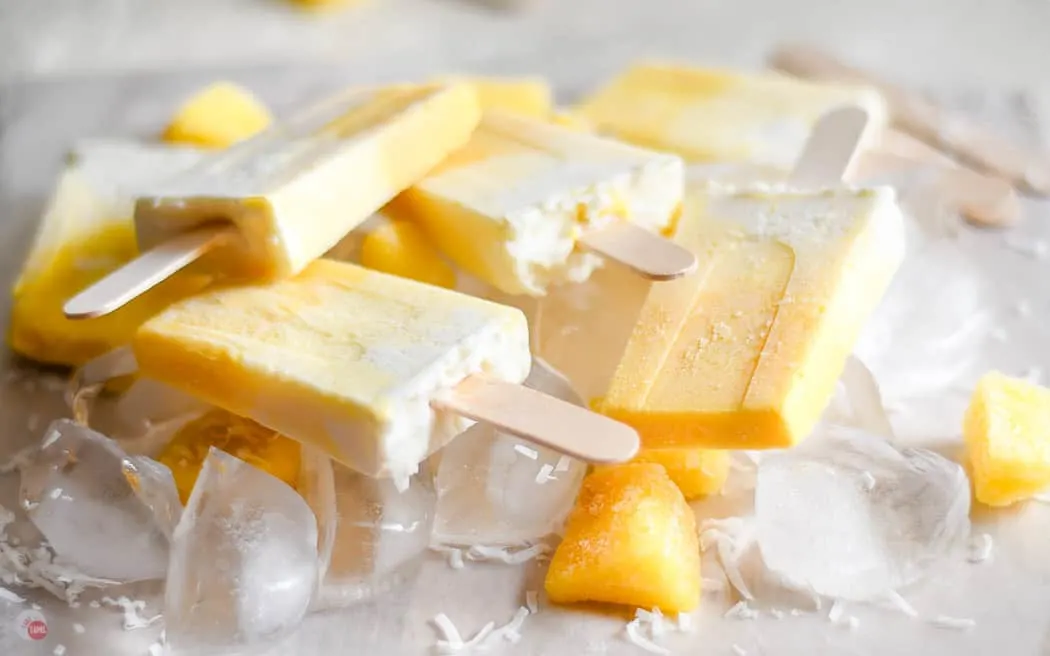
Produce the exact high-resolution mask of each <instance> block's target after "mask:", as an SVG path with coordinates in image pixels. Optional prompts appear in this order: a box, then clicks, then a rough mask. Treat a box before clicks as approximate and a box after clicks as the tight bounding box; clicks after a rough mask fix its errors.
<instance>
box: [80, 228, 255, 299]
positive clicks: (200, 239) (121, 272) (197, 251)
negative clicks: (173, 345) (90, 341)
mask: <svg viewBox="0 0 1050 656" xmlns="http://www.w3.org/2000/svg"><path fill="white" fill-rule="evenodd" d="M235 235H236V230H235V229H234V227H233V226H231V225H228V224H211V225H204V226H201V227H199V228H196V229H194V230H190V231H188V232H186V233H184V234H181V235H179V236H178V237H175V238H174V239H170V240H168V241H166V242H164V243H163V244H161V245H159V246H157V247H156V248H153V249H151V250H148V251H146V252H145V253H142V254H141V255H139V256H138V257H136V258H135V259H134V260H132V261H130V262H128V263H127V264H125V265H124V266H122V267H120V268H119V269H117V270H116V271H114V272H113V273H111V274H109V275H108V276H106V277H105V278H103V279H102V280H99V281H98V282H96V283H95V284H93V285H91V286H90V287H88V288H87V289H85V290H84V291H82V292H80V293H79V294H77V295H76V296H74V297H73V298H71V299H69V300H68V301H66V304H65V306H64V307H63V308H62V311H63V312H64V313H65V315H66V317H67V318H69V319H91V318H94V317H100V316H103V315H106V314H109V313H110V312H113V311H115V310H118V309H120V308H122V307H123V306H125V305H127V304H128V303H130V302H131V301H133V300H135V299H136V298H138V297H139V296H141V295H143V294H145V293H146V292H147V291H149V290H150V289H152V288H153V287H155V286H157V285H159V284H160V283H162V282H164V281H165V280H167V279H168V278H170V277H171V276H172V275H174V274H175V273H176V272H177V271H179V270H181V269H184V268H185V267H186V266H188V265H189V264H190V263H191V262H193V261H195V260H197V259H199V258H200V257H201V256H203V255H204V254H205V253H207V252H208V251H210V250H212V249H214V248H215V247H217V246H220V245H222V244H224V243H227V242H228V241H229V240H230V239H232V238H233V237H234V236H235Z"/></svg>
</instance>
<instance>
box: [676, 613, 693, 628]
mask: <svg viewBox="0 0 1050 656" xmlns="http://www.w3.org/2000/svg"><path fill="white" fill-rule="evenodd" d="M695 629H696V627H694V626H693V616H692V615H689V614H687V613H678V632H679V633H692V632H693V631H694V630H695Z"/></svg>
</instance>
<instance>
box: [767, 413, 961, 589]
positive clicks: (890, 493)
mask: <svg viewBox="0 0 1050 656" xmlns="http://www.w3.org/2000/svg"><path fill="white" fill-rule="evenodd" d="M969 512H970V486H969V482H968V481H967V479H966V475H965V474H964V472H963V470H962V468H961V467H960V466H959V465H957V464H956V463H953V462H950V461H948V460H946V459H945V458H943V457H941V456H939V455H937V454H936V453H933V452H931V451H926V450H923V449H898V448H896V447H895V446H893V445H892V444H891V443H889V442H887V441H886V440H885V439H882V438H880V437H876V436H873V435H870V434H867V433H864V432H861V431H858V430H854V429H847V428H842V427H822V428H820V429H818V432H817V434H814V435H813V436H811V437H810V438H809V439H808V440H807V441H805V442H803V443H802V444H801V445H800V446H798V447H796V448H794V449H791V450H788V451H783V452H779V453H776V454H770V455H768V456H766V457H764V458H762V460H761V462H760V463H759V467H758V480H757V483H756V487H755V521H756V531H757V532H756V536H757V540H758V545H759V548H760V550H761V554H762V559H763V560H764V561H765V564H766V566H767V567H769V568H770V569H771V570H773V571H774V572H776V573H777V574H779V575H780V576H781V577H782V578H783V579H784V581H785V582H786V583H787V584H789V585H791V586H793V587H797V588H803V589H809V590H812V591H814V592H816V593H818V594H822V595H828V596H831V597H836V598H842V599H850V600H869V599H874V598H877V597H879V596H881V595H883V594H885V593H886V592H889V591H892V590H895V589H897V588H899V587H901V586H904V585H907V584H909V583H912V582H913V581H916V580H917V579H919V578H920V577H921V576H922V575H923V573H924V572H925V571H926V570H927V569H928V567H929V566H930V565H931V564H932V563H933V562H935V561H936V560H938V559H940V558H942V557H944V556H945V555H947V554H948V553H949V552H950V551H952V550H953V549H955V548H957V547H959V546H961V545H963V544H965V541H966V539H967V537H968V536H969V532H970V520H969Z"/></svg>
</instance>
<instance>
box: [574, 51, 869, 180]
mask: <svg viewBox="0 0 1050 656" xmlns="http://www.w3.org/2000/svg"><path fill="white" fill-rule="evenodd" d="M846 105H849V106H857V107H861V108H863V109H864V110H865V111H867V113H868V115H869V121H868V128H867V130H866V131H865V135H864V142H865V143H870V142H872V141H873V140H874V139H875V138H877V137H878V134H879V133H880V132H881V131H882V129H883V128H884V127H885V124H886V120H887V110H886V104H885V101H884V100H883V99H882V96H881V95H880V94H879V93H878V91H876V90H874V89H871V88H867V87H864V86H859V85H854V86H848V85H832V84H818V83H813V82H805V81H801V80H797V79H794V78H791V77H787V76H784V75H780V74H776V73H753V72H745V71H732V70H725V69H717V68H704V67H698V66H686V65H680V64H673V63H660V62H641V63H637V64H634V65H633V66H631V67H629V68H628V69H627V70H626V71H624V72H623V73H621V74H620V75H619V76H618V77H616V78H615V79H613V80H612V81H611V82H610V83H609V84H608V85H606V86H605V87H604V88H602V89H599V90H598V91H597V92H596V93H594V94H593V95H591V96H590V97H589V98H587V99H585V100H584V101H583V103H581V105H580V106H579V107H578V108H577V109H578V112H579V113H580V114H581V115H583V117H584V118H586V119H588V120H589V121H591V122H592V123H593V124H595V125H596V126H597V127H598V129H599V130H600V131H603V132H606V133H608V134H612V135H615V136H617V137H619V138H620V139H623V140H625V141H628V142H631V143H636V144H638V145H640V146H644V147H647V148H655V149H658V150H666V151H670V152H674V153H678V154H679V155H681V156H682V157H684V158H686V159H687V160H689V161H695V162H709V161H717V162H730V161H749V162H752V163H755V164H764V165H771V166H776V167H781V168H784V169H790V168H791V166H792V165H793V164H794V163H795V160H796V159H797V158H798V156H799V154H800V153H801V151H802V147H803V145H804V144H805V142H806V139H807V138H808V136H809V134H810V132H811V130H812V129H813V126H814V125H815V124H816V122H817V121H818V119H820V117H821V116H823V115H824V114H825V113H827V112H828V111H830V110H832V109H835V108H837V107H841V106H846Z"/></svg>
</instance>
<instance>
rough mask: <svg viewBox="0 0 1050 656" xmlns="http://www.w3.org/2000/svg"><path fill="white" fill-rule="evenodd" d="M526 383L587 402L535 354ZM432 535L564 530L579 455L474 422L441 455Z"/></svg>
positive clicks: (457, 539)
mask: <svg viewBox="0 0 1050 656" xmlns="http://www.w3.org/2000/svg"><path fill="white" fill-rule="evenodd" d="M525 385H526V386H528V387H532V388H534V389H538V390H540V391H542V392H545V393H547V394H550V395H551V396H555V397H557V398H560V399H562V400H565V401H568V402H570V403H574V404H576V405H583V402H582V400H581V399H580V397H579V395H577V394H576V393H575V391H573V389H572V387H571V386H570V385H569V383H568V381H567V380H565V378H564V377H562V376H561V375H560V374H559V373H558V372H556V371H554V370H553V369H551V368H550V367H549V366H548V365H546V364H545V363H544V362H543V361H541V360H538V359H537V360H534V361H533V366H532V371H531V372H530V373H529V377H528V379H527V380H526V381H525ZM439 457H440V462H439V464H438V469H437V476H436V479H435V487H436V489H437V493H438V504H437V517H436V519H435V523H434V541H435V542H436V543H439V544H449V545H474V544H493V545H519V544H523V543H530V542H535V541H536V540H539V539H540V538H543V537H545V536H547V535H550V534H552V533H556V532H558V531H559V530H560V528H561V524H562V522H563V520H564V519H565V517H566V516H567V515H568V513H569V511H570V510H571V509H572V505H573V503H574V501H575V500H576V493H577V492H578V491H579V487H580V482H581V481H582V480H583V475H584V473H585V472H586V466H585V465H584V464H583V463H582V462H580V461H578V460H575V459H572V458H569V457H567V456H563V455H561V454H559V453H557V452H556V451H552V450H551V449H547V448H544V447H541V446H538V445H535V444H529V443H527V442H525V441H523V440H522V439H520V438H518V437H514V436H510V435H505V434H503V433H500V432H499V431H497V430H496V429H495V428H493V427H492V426H489V425H486V424H476V425H474V426H472V427H471V428H470V429H468V430H467V431H466V432H464V433H463V434H462V435H460V436H458V437H457V438H456V439H454V440H453V441H452V442H451V443H450V444H448V445H447V446H446V447H445V448H444V449H443V450H442V451H441V452H440V454H439Z"/></svg>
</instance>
